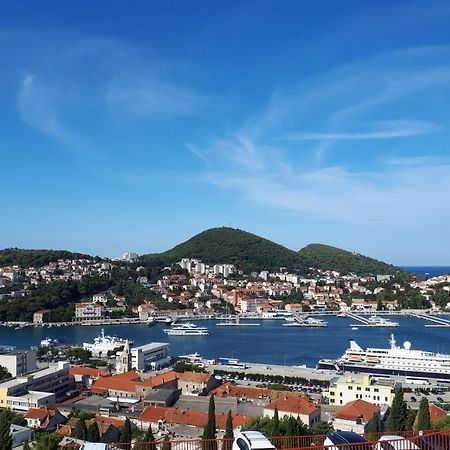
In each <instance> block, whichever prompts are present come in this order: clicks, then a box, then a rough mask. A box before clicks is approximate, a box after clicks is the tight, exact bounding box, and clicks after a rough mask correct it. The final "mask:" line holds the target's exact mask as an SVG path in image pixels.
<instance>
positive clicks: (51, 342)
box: [39, 337, 59, 348]
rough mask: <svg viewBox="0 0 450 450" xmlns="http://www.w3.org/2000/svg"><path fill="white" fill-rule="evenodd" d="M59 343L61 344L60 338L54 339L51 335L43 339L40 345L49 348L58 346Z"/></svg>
mask: <svg viewBox="0 0 450 450" xmlns="http://www.w3.org/2000/svg"><path fill="white" fill-rule="evenodd" d="M57 345H59V341H58V339H52V338H49V337H47V338H45V339H42V341H41V343H40V344H39V346H40V347H48V348H52V347H56V346H57Z"/></svg>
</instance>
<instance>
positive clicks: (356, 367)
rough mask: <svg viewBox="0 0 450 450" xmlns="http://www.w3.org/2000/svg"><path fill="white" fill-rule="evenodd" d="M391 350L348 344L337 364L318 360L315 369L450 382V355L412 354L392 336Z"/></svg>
mask: <svg viewBox="0 0 450 450" xmlns="http://www.w3.org/2000/svg"><path fill="white" fill-rule="evenodd" d="M389 344H390V348H367V349H363V348H362V347H360V346H359V345H358V344H357V343H356V341H355V340H353V339H351V340H350V348H349V349H347V350H346V351H345V353H344V354H343V355H342V356H341V358H339V359H337V360H332V359H321V360H320V361H319V363H318V364H317V368H318V369H328V370H330V369H331V370H338V371H351V372H365V373H371V374H375V375H376V374H386V375H400V376H413V377H422V378H438V379H450V355H446V354H441V353H433V352H428V351H425V350H413V349H412V348H411V342H409V341H406V342H405V343H404V344H403V347H399V346H398V345H397V342H396V341H395V337H394V335H393V334H392V335H391V339H390V340H389Z"/></svg>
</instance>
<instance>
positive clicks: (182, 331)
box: [164, 322, 209, 336]
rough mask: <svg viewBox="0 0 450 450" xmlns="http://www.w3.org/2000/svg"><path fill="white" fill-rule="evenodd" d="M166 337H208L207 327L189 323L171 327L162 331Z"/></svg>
mask: <svg viewBox="0 0 450 450" xmlns="http://www.w3.org/2000/svg"><path fill="white" fill-rule="evenodd" d="M164 333H166V334H167V336H208V335H209V331H208V328H207V327H200V326H198V325H195V324H193V323H191V322H187V323H180V324H176V325H173V326H172V327H170V328H167V329H165V330H164Z"/></svg>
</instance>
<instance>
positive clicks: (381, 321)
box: [368, 316, 399, 328]
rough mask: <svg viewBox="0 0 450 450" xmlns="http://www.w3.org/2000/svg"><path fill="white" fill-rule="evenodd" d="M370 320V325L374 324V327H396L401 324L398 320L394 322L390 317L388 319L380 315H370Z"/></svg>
mask: <svg viewBox="0 0 450 450" xmlns="http://www.w3.org/2000/svg"><path fill="white" fill-rule="evenodd" d="M368 321H369V326H372V327H380V328H394V327H398V326H399V323H398V322H392V321H391V320H389V319H386V318H384V317H379V316H370V317H369V318H368Z"/></svg>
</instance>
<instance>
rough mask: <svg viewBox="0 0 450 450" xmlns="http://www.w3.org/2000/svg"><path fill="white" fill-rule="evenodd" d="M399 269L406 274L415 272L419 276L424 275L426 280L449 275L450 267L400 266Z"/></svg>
mask: <svg viewBox="0 0 450 450" xmlns="http://www.w3.org/2000/svg"><path fill="white" fill-rule="evenodd" d="M401 268H402V269H404V270H407V271H408V272H416V273H418V274H419V275H424V276H426V277H427V278H433V277H438V276H439V275H446V274H448V273H450V266H401Z"/></svg>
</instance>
